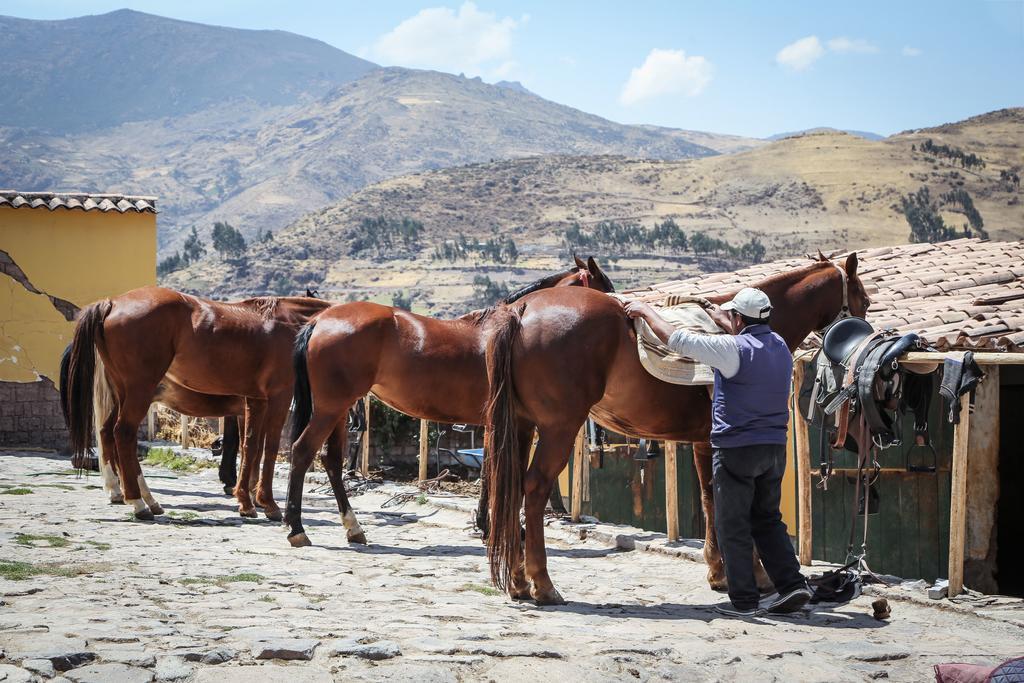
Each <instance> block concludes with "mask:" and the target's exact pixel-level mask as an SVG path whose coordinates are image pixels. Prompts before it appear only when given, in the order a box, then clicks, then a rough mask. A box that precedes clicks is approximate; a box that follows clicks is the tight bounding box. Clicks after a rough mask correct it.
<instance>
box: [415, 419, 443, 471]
mask: <svg viewBox="0 0 1024 683" xmlns="http://www.w3.org/2000/svg"><path fill="white" fill-rule="evenodd" d="M429 434H430V423H429V422H427V421H426V420H420V481H424V480H426V478H427V463H428V462H429V460H430V441H429ZM438 474H440V473H438Z"/></svg>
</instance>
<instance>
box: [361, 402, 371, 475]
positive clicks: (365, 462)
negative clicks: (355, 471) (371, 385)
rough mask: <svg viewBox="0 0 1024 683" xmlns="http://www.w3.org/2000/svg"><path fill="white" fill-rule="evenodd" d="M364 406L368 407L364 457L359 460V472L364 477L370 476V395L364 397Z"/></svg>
mask: <svg viewBox="0 0 1024 683" xmlns="http://www.w3.org/2000/svg"><path fill="white" fill-rule="evenodd" d="M363 407H364V408H366V432H365V433H364V434H363V457H362V458H361V459H360V462H359V472H360V474H362V475H363V476H364V477H369V476H370V426H371V422H370V395H369V394H367V395H366V397H365V398H363Z"/></svg>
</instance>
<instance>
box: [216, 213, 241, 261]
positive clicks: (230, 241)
mask: <svg viewBox="0 0 1024 683" xmlns="http://www.w3.org/2000/svg"><path fill="white" fill-rule="evenodd" d="M213 248H214V249H215V250H216V251H217V253H218V254H220V255H221V256H223V257H225V258H226V257H229V256H241V255H242V254H243V253H244V252H245V238H244V237H242V233H240V232H239V231H238V230H237V229H236V228H234V227H233V226H232V225H231V224H230V223H225V222H221V221H217V222H216V223H214V224H213Z"/></svg>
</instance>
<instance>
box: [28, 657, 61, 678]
mask: <svg viewBox="0 0 1024 683" xmlns="http://www.w3.org/2000/svg"><path fill="white" fill-rule="evenodd" d="M21 666H22V667H24V668H26V669H28V670H29V671H33V672H35V673H37V674H39V675H40V676H43V677H44V678H53V677H54V676H56V675H57V670H56V669H55V668H53V662H51V661H50V660H49V659H23V660H21Z"/></svg>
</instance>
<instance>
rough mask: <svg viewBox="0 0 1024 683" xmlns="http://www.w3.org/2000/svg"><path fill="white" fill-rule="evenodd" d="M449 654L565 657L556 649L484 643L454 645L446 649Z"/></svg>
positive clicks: (542, 657) (539, 657) (541, 657)
mask: <svg viewBox="0 0 1024 683" xmlns="http://www.w3.org/2000/svg"><path fill="white" fill-rule="evenodd" d="M443 654H447V655H486V656H488V657H536V658H538V659H564V658H565V655H563V654H562V653H561V652H557V651H555V650H544V649H542V648H532V647H500V646H496V645H484V646H473V647H465V648H463V647H453V648H449V649H448V650H445V651H444V652H443Z"/></svg>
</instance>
